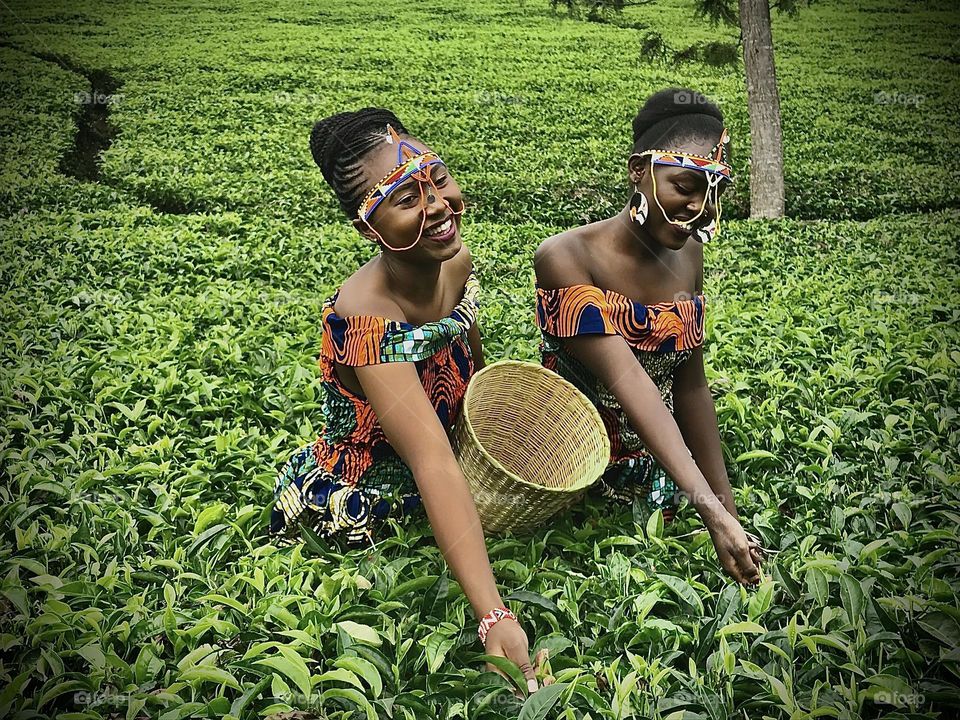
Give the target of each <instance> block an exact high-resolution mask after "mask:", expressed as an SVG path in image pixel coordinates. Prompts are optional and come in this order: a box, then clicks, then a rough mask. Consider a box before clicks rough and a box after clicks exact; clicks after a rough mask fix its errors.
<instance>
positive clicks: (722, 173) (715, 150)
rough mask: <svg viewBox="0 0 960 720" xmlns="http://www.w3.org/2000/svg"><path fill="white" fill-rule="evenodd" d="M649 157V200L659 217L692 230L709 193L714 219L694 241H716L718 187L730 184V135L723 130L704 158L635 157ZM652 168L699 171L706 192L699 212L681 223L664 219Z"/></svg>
mask: <svg viewBox="0 0 960 720" xmlns="http://www.w3.org/2000/svg"><path fill="white" fill-rule="evenodd" d="M647 155H649V156H650V163H651V166H650V171H651V172H650V177H651V180H652V182H653V199H654V201H656V203H657V207H659V208H660V212H662V213H663V217H664V218H665V219H666V221H667V222H669V223H670V224H671V225H676V226H678V227H681V228H683V229H685V230H690V229H691V228H692V227H693V222H694V221H695V220H696V219H697V218H699V217H700V216H701V215H702V214H703V212H704V210H706V207H707V199H708V198H709V197H710V195H711V193H712V195H713V205H714V206H715V207H716V208H717V216H716V218H715V219H714V220H711V221H710V223H709V224H708V225H707V226H706V227H704V228H701V229H700V230H699V231H698V232H697V239H698V240H701V242H705V241H706V240H707V239H709V238H712V237H716V236H718V235H719V234H720V214H721V206H720V183H721V182H722V181H724V180H726V181H727V182H729V183H732V182H733V168H732V167H731V166H730V163H729V157H730V133H728V132H727V129H726V128H724V129H723V132H721V133H720V139H719V140H718V141H717V142H716V144H715V145H714V146H713V147H712V148H710V152H709V153H708V154H707V155H697V154H695V153H681V152H674V151H672V150H644V151H643V152H641V153H637V156H638V157H646V156H647ZM654 165H666V166H669V167H679V168H683V169H684V170H699V171H701V172H703V173H704V175H706V178H707V190H706V192H705V193H704V196H703V203H701V205H700V212H698V213H697V214H696V215H695V216H693V217H692V218H690V219H689V220H685V221H678V220H673V219H672V218H670V217H669V216H668V215H667V212H666V210H664V209H663V205H661V204H660V198H659V197H658V195H657V175H656V173H654V172H653V166H654Z"/></svg>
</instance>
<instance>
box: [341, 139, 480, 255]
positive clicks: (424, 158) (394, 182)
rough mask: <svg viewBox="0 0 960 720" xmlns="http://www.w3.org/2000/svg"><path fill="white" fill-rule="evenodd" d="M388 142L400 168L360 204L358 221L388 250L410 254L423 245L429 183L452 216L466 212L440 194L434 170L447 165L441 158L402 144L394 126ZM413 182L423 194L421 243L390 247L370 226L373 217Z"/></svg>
mask: <svg viewBox="0 0 960 720" xmlns="http://www.w3.org/2000/svg"><path fill="white" fill-rule="evenodd" d="M387 133H388V135H387V142H388V143H390V144H396V146H397V164H396V165H395V166H394V167H393V169H391V170H390V172H388V173H387V174H386V175H385V176H384V177H383V179H382V180H380V182H378V183H377V184H376V185H374V186H373V188H372V189H371V190H370V192H368V193H367V194H366V196H365V197H364V198H363V201H362V202H361V203H360V208H359V209H358V210H357V217H358V218H359V219H360V220H361V221H363V222H364V223H366V224H367V227H369V228H370V229H371V230H373V232H374V233H375V234H376V235H377V237H378V238H379V239H380V242H382V243H383V244H384V245H385V246H386V247H388V248H390V249H391V250H395V251H401V250H409V249H410V248H412V247H413V246H414V245H416V244H417V243H418V242H420V236H421V235H422V234H423V225H424V223H425V222H426V219H427V214H426V206H425V205H424V202H423V200H424V195H423V183H429V184H430V185H431V186H432V187H433V189H434V190H435V191H436V193H437V196H439V197H440V199H441V200H442V201H443V204H444V205H446V206H447V208H448V209H449V210H450V212H451V213H453V214H454V215H460V214H461V213H462V212H463V208H462V207H461V209H460V210H459V211H455V210H454V209H453V208H451V207H450V204H449V203H448V202H447V201H446V198H444V197H443V194H442V193H441V192H440V190H439V188H438V187H437V186H436V183H434V181H433V175H432V173H433V171H432V170H431V169H430V168H432V167H433V166H435V165H445V163H444V162H443V160H441V159H440V156H439V155H438V154H437V153H435V152H432V151H423V150H420V149H419V148H417V147H415V146H414V145H412V144H411V143H409V142H407V141H406V140H401V139H400V136H399V135H398V134H397V131H396V130H394V129H393V126H392V125H389V124H388V125H387ZM410 178H414V179H415V180H416V181H417V188H418V190H419V192H420V207H421V210H422V211H423V212H422V215H423V217H422V218H421V220H420V232H419V233H417V239H416V240H414V242H413V243H411V244H410V245H408V246H407V247H404V248H395V247H392V246H390V245H388V244H387V243H386V242H385V241H384V239H383V237H381V235H380V233H378V232H377V231H376V230H375V229H374V228H373V226H371V225H370V223H369V218H370V215H371V214H372V213H373V211H374V210H376V209H377V206H378V205H379V204H380V203H381V202H383V200H384V199H385V198H386V197H387V196H388V195H389V194H390V193H391V192H393V191H394V190H396V189H397V188H398V187H400V186H401V185H402V184H403V183H405V182H406V181H407V180H409V179H410Z"/></svg>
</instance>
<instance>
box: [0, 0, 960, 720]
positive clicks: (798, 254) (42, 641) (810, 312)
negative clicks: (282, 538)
mask: <svg viewBox="0 0 960 720" xmlns="http://www.w3.org/2000/svg"><path fill="white" fill-rule="evenodd" d="M11 7H12V10H11V12H12V13H15V17H16V18H18V22H14V23H12V25H11V26H10V27H8V28H5V29H4V31H3V33H4V36H3V41H2V43H0V58H2V59H3V60H4V63H3V67H4V69H3V70H2V71H0V88H2V89H3V91H4V93H5V97H7V98H8V99H9V102H8V103H7V106H6V109H5V110H4V111H3V112H2V113H0V127H2V132H0V142H2V143H3V148H4V150H5V153H4V156H5V160H6V162H5V164H4V167H3V169H2V171H0V172H2V182H0V207H2V208H3V211H4V212H3V216H2V218H0V243H2V258H0V282H2V285H0V288H2V289H0V292H2V301H0V333H2V345H0V367H2V371H0V405H2V411H3V416H4V422H3V425H2V428H0V469H2V475H3V482H2V483H0V520H2V524H0V528H2V537H3V543H2V545H0V563H2V566H0V618H2V623H0V679H2V682H0V716H10V717H18V718H34V717H38V718H39V717H54V716H57V717H63V718H68V719H69V718H98V717H126V718H130V719H131V720H132V719H134V718H140V717H159V718H163V719H164V720H174V719H176V718H186V717H192V716H201V717H226V716H232V717H235V718H249V717H266V716H270V715H273V716H275V717H277V718H280V717H324V718H339V719H341V720H346V718H357V717H365V718H378V717H383V718H401V719H404V720H406V719H409V718H422V717H428V716H429V717H444V718H454V717H462V718H470V719H471V720H472V719H474V718H476V719H477V720H484V719H488V718H489V719H492V718H516V717H518V716H519V717H522V718H544V717H548V716H550V717H562V718H565V719H579V720H586V719H587V718H609V719H611V720H612V719H613V718H628V717H639V718H658V719H660V720H666V719H669V720H698V719H707V718H709V719H710V720H725V719H726V718H732V717H743V718H806V717H836V718H850V719H853V718H876V717H887V718H900V719H901V720H902V719H906V718H929V719H933V718H941V719H945V718H949V717H953V716H954V715H955V714H956V712H957V705H958V700H957V698H958V676H960V654H958V651H957V648H958V646H960V608H958V604H957V599H956V595H957V590H958V587H960V575H958V562H957V557H958V545H960V534H958V531H957V528H958V525H960V512H958V510H957V501H958V499H960V490H958V480H960V470H958V459H960V458H958V450H957V448H958V447H960V421H958V417H957V407H958V405H960V390H958V384H957V372H956V367H957V364H958V362H960V353H958V350H957V348H958V341H960V331H958V319H960V318H958V314H960V310H958V308H957V303H956V288H957V287H958V274H960V273H958V258H957V251H958V250H957V249H958V241H960V229H958V228H960V224H958V222H960V212H958V210H957V209H956V207H955V198H953V196H952V188H953V187H954V183H955V181H956V179H957V178H956V172H955V170H954V169H953V167H952V166H951V165H950V164H949V163H941V164H932V163H919V162H917V161H916V160H915V158H918V157H923V158H929V157H932V156H931V155H930V153H931V152H937V153H942V157H951V156H952V155H951V153H952V152H954V151H955V150H956V142H955V140H954V138H953V137H952V135H951V131H952V121H951V115H955V111H956V93H955V90H956V77H955V74H951V73H950V72H948V70H949V69H950V64H951V62H954V61H952V60H950V59H949V51H947V52H944V51H943V50H937V51H936V52H932V51H928V50H923V52H921V49H922V48H925V47H928V46H929V47H933V46H934V45H935V43H934V42H933V41H934V40H939V41H942V46H943V47H944V48H946V47H949V43H948V42H946V39H947V38H949V37H950V36H951V33H952V32H954V30H955V27H956V22H955V20H951V16H949V15H948V14H947V10H948V9H949V8H947V7H946V5H937V4H934V5H926V6H924V8H923V9H922V10H921V9H918V8H910V9H909V12H908V8H906V7H902V6H900V5H895V4H892V3H886V2H884V3H881V4H871V5H870V6H869V7H861V8H853V7H850V6H848V5H845V4H834V3H823V4H817V5H815V6H813V7H811V8H809V9H807V10H805V11H803V12H801V14H800V15H799V16H798V17H797V18H795V19H791V18H780V17H778V18H776V20H775V39H776V42H777V46H778V53H779V55H778V62H779V68H780V71H781V82H782V85H781V87H782V98H783V107H784V128H785V149H786V154H787V158H788V167H787V180H788V185H789V187H790V192H791V194H790V197H789V198H788V209H789V214H790V216H791V217H789V218H787V219H784V220H782V221H776V222H750V221H746V220H743V219H739V220H733V221H731V222H729V223H727V224H725V226H724V232H723V235H722V236H721V237H720V238H718V240H717V241H716V242H715V243H712V244H710V245H708V246H707V247H706V249H705V257H706V260H705V262H706V269H705V289H704V290H705V294H706V296H707V305H706V308H707V315H706V317H707V337H708V341H707V345H706V350H705V353H706V364H707V370H708V379H709V381H710V383H711V387H712V390H713V393H714V396H715V398H716V403H717V412H718V417H719V422H720V433H721V437H722V439H723V450H724V454H725V457H726V460H727V466H728V468H729V471H730V474H731V480H732V484H733V485H734V487H735V489H736V493H737V503H738V507H739V508H740V509H741V513H742V516H743V518H744V521H745V523H746V524H747V525H748V526H749V527H750V528H752V529H753V530H754V531H756V532H757V533H758V534H759V535H760V536H761V537H762V539H763V541H764V544H765V545H766V546H767V547H770V548H772V549H773V550H775V551H777V552H776V553H774V554H773V555H772V557H771V559H770V561H769V562H768V563H767V564H766V565H765V566H764V570H765V575H766V578H765V580H764V582H763V583H762V584H761V585H760V587H759V588H757V589H756V590H750V591H748V590H746V589H741V588H739V587H737V586H735V585H733V584H732V583H731V582H730V581H729V579H728V578H727V577H726V576H725V574H724V573H723V571H722V570H721V568H720V567H719V565H718V563H717V561H716V557H715V554H714V552H713V550H712V546H711V543H710V541H709V537H708V535H707V534H706V533H705V532H703V527H702V525H701V523H700V522H699V518H698V516H697V514H696V513H695V512H694V510H693V508H691V507H690V506H689V505H686V504H684V505H683V507H682V508H681V509H680V512H679V513H678V516H677V518H676V520H675V522H674V523H673V524H671V525H669V526H667V527H664V526H663V524H662V518H661V517H660V516H659V515H655V516H654V517H653V518H651V520H650V522H648V523H645V524H644V525H642V526H641V525H639V524H638V522H637V520H636V519H635V518H637V517H638V516H635V515H634V513H633V510H632V508H629V507H622V506H613V507H611V506H609V505H606V504H604V503H603V502H601V501H599V500H598V499H596V498H589V499H587V500H586V501H584V502H583V503H581V504H580V505H578V506H577V507H575V508H574V509H573V510H571V511H570V512H568V513H565V514H564V515H562V516H560V517H559V518H557V520H556V521H555V522H551V526H550V528H546V529H544V531H543V532H542V533H539V534H537V535H535V536H533V537H520V538H517V537H512V536H506V537H491V538H489V540H488V552H489V554H490V558H491V562H492V563H493V567H494V572H495V575H496V577H497V580H498V582H499V584H500V588H501V592H502V594H503V596H504V598H505V599H506V600H507V601H508V602H509V603H510V604H511V606H512V607H513V608H514V609H515V610H517V611H518V613H519V614H520V616H521V620H522V622H523V624H524V626H525V627H526V629H527V631H528V635H529V637H530V638H531V642H533V643H534V648H533V649H534V650H537V649H540V648H549V649H550V651H551V658H550V665H551V667H550V671H551V673H552V674H553V676H554V677H555V678H556V680H557V682H556V684H554V685H550V686H548V687H546V688H544V689H542V690H541V691H539V692H537V693H535V694H534V695H531V696H529V697H527V698H525V699H522V700H521V699H518V698H516V697H514V695H513V693H512V692H511V684H510V681H508V680H505V679H504V678H502V677H500V676H498V675H495V674H492V673H488V672H484V671H482V669H481V668H482V667H483V662H482V661H480V660H478V656H479V654H480V651H481V648H480V647H479V644H478V643H477V641H476V636H475V625H474V622H473V619H472V617H471V615H472V613H471V611H470V606H469V603H467V601H466V598H465V597H464V596H463V593H462V592H461V590H460V588H459V587H458V584H457V583H456V582H455V580H454V579H453V578H452V577H450V575H449V572H448V570H447V569H446V565H445V563H444V561H443V558H442V557H441V555H440V553H439V551H438V549H437V547H436V545H435V543H434V540H433V537H432V532H431V529H430V527H429V524H428V523H427V522H426V521H425V520H423V519H420V520H418V521H415V522H412V523H408V524H405V525H394V526H393V527H392V528H391V530H392V533H388V534H386V535H385V536H384V537H382V538H380V539H379V540H378V542H377V544H376V546H375V547H371V548H369V549H367V550H354V551H350V552H344V551H343V550H342V549H341V548H338V547H337V546H336V545H333V544H328V543H325V542H323V541H321V540H320V539H319V538H317V537H315V536H313V535H311V534H309V533H307V535H306V536H305V538H304V543H303V544H302V545H300V546H297V547H294V548H287V549H279V548H277V547H275V546H274V545H271V544H270V543H269V542H268V539H267V537H266V535H265V523H266V520H267V516H268V514H269V504H270V499H271V494H272V484H273V477H274V473H275V471H276V469H277V468H278V467H279V464H280V463H281V462H282V460H283V459H284V457H285V456H286V455H287V454H288V453H289V452H291V451H292V450H293V449H295V448H296V447H298V445H299V444H300V443H303V442H306V441H308V440H310V439H313V438H314V437H315V435H316V434H317V433H318V432H319V429H320V428H319V425H318V417H319V407H320V397H321V396H320V392H319V391H320V384H319V382H320V379H319V372H318V368H317V365H316V358H317V354H318V352H319V343H320V337H319V327H320V323H319V319H320V312H321V307H322V303H323V301H324V299H326V298H327V297H328V296H329V295H330V294H331V293H332V292H333V291H334V290H335V289H336V287H337V286H338V285H339V284H340V282H341V281H342V280H343V279H344V278H345V277H346V276H347V275H349V274H350V272H352V270H353V269H354V268H356V267H358V266H359V265H361V264H362V263H363V262H364V261H365V260H366V259H367V258H369V257H370V255H371V252H372V251H371V248H370V246H369V245H368V244H367V243H365V242H364V241H363V240H362V239H361V238H360V237H359V236H358V235H357V234H356V233H355V232H353V231H352V230H351V229H350V228H349V226H348V225H347V224H346V222H345V221H344V220H342V219H341V218H340V217H339V215H338V211H337V209H336V207H335V201H334V200H333V197H332V194H331V193H330V192H329V190H328V189H327V188H326V187H325V186H324V184H323V182H322V179H321V177H320V173H319V171H318V170H317V169H316V167H315V166H313V165H312V161H311V160H310V158H309V154H308V152H307V148H306V135H307V131H308V129H309V126H310V123H311V121H312V120H313V119H316V118H317V117H319V116H322V115H324V114H326V113H330V112H333V111H335V110H338V109H341V108H342V107H344V106H349V107H358V106H361V105H364V104H369V103H376V104H382V105H388V106H391V107H394V108H395V109H396V110H397V112H398V113H399V114H400V116H401V117H402V118H403V119H404V121H405V122H407V123H409V124H410V126H411V127H413V128H417V129H418V132H419V133H420V135H422V137H423V138H425V139H427V140H429V142H431V143H433V144H435V146H436V147H437V148H438V149H439V150H440V152H441V153H442V154H443V155H444V156H445V158H446V159H447V160H448V162H449V163H450V164H451V166H452V167H453V168H454V171H455V172H456V173H457V176H458V179H459V180H460V181H461V184H462V185H463V187H464V189H465V191H466V193H467V195H468V200H469V201H470V210H469V211H468V215H467V216H466V218H465V224H464V231H463V235H464V238H465V240H466V242H467V243H468V244H469V245H470V247H471V249H472V251H473V254H474V258H475V264H476V267H477V269H478V273H479V276H480V280H481V284H482V294H481V311H480V326H481V332H482V335H483V338H484V346H485V351H486V354H487V357H488V359H490V360H495V359H499V358H504V357H512V358H521V359H535V358H536V357H537V333H536V330H535V326H534V317H533V312H534V288H533V270H532V262H531V260H532V252H533V250H534V248H535V247H536V246H537V244H538V243H539V242H540V241H541V240H542V239H544V238H545V237H548V236H549V235H551V234H554V233H556V232H558V231H559V230H562V229H563V228H565V227H568V226H570V225H573V224H577V223H581V222H584V221H586V220H589V219H592V218H596V217H601V216H604V215H606V214H608V213H611V212H614V211H615V210H617V209H619V208H620V207H621V203H622V202H623V201H624V200H625V195H624V193H625V190H624V184H623V183H622V182H621V180H622V178H621V177H620V175H621V174H622V173H621V171H622V165H623V160H624V158H625V153H626V150H627V147H626V146H627V142H628V140H629V137H628V133H627V131H628V128H629V121H630V118H631V116H632V113H633V112H634V111H635V110H636V108H637V106H638V104H639V102H640V100H641V99H642V98H643V96H644V95H645V94H646V93H647V92H649V91H651V90H654V89H657V88H659V87H662V86H664V85H666V84H670V83H673V82H679V83H689V84H693V85H695V86H696V87H700V88H702V89H703V90H704V91H705V92H707V93H708V94H712V95H713V96H715V97H720V98H721V99H722V102H723V106H724V109H725V111H726V112H727V113H728V115H729V117H730V123H731V126H732V127H733V128H734V136H735V142H737V146H736V148H735V152H736V163H737V167H738V170H739V171H740V177H741V179H742V180H741V181H740V182H738V185H737V187H736V188H735V189H733V193H732V195H731V197H730V201H729V206H730V207H731V208H732V209H733V212H732V213H731V214H733V215H734V216H736V215H738V214H739V215H740V216H743V215H744V214H745V211H746V200H747V197H748V187H747V186H748V177H747V175H748V172H747V170H748V166H747V160H748V155H749V147H748V143H747V142H746V138H747V128H746V109H745V104H744V96H743V88H742V81H741V80H740V75H739V72H740V70H738V69H733V68H723V69H719V68H713V67H707V66H699V65H697V64H695V63H691V64H685V65H684V66H682V67H680V68H678V69H677V71H676V73H675V72H674V71H673V69H672V68H669V67H666V66H657V65H652V64H640V63H639V61H638V60H637V56H636V52H637V46H638V43H639V39H638V32H637V31H631V30H629V29H628V28H622V27H615V26H611V25H599V24H596V23H582V22H578V21H575V20H571V19H566V18H563V17H557V16H554V15H553V14H552V13H551V11H550V10H549V4H548V3H541V4H535V3H533V2H530V0H527V2H525V3H522V4H497V3H494V2H489V1H485V2H483V3H477V4H473V5H469V6H467V5H464V4H459V5H455V4H454V5H449V6H445V7H444V8H443V9H442V12H443V18H442V21H440V20H438V19H437V18H438V16H437V15H436V12H438V11H437V9H436V8H435V7H434V6H430V8H427V7H426V6H423V7H421V6H410V5H402V4H393V3H387V4H383V3H381V4H378V5H376V6H373V7H361V6H348V5H346V4H341V3H336V4H325V5H324V6H322V7H308V6H300V5H296V4H280V5H274V6H271V7H269V8H265V7H262V6H260V5H256V4H236V5H233V6H220V5H215V6H211V5H204V4H195V5H193V6H191V7H190V8H189V11H188V10H186V9H179V10H176V11H174V10H172V9H171V8H169V7H165V8H164V9H163V11H161V10H160V9H158V7H157V6H153V5H151V4H150V3H142V4H140V5H138V6H136V7H131V8H125V10H129V12H123V13H119V12H107V11H105V10H102V9H97V8H95V7H93V6H89V7H88V6H84V7H83V8H82V9H67V8H58V7H57V6H56V5H55V4H53V5H51V4H48V5H44V6H28V5H27V4H26V3H15V4H14V5H13V6H11ZM627 13H628V17H627V18H626V21H627V22H636V23H639V22H644V23H647V24H648V25H650V26H651V27H658V28H663V32H664V33H665V37H666V40H667V41H668V42H669V43H670V44H671V46H682V45H684V44H685V45H690V44H692V43H696V42H708V41H710V40H711V39H712V38H713V35H712V34H711V31H709V28H705V27H703V26H699V25H697V24H696V23H691V22H690V21H689V18H690V17H692V11H690V10H689V9H688V8H686V7H685V6H682V5H680V4H678V3H670V4H663V5H661V4H658V5H657V6H656V7H653V6H649V7H644V6H641V7H636V8H630V9H629V10H628V11H627ZM685 18H687V20H684V19H685ZM823 26H828V27H829V28H830V33H829V34H825V33H823V32H822V29H821V28H822V27H823ZM397 27H404V28H406V29H407V32H405V33H398V32H397V30H396V28H397ZM900 27H903V28H905V29H906V32H904V33H903V35H902V36H901V35H898V34H897V32H898V31H897V28H900ZM424 38H426V40H424ZM926 43H929V45H927V44H926ZM388 44H389V46H390V47H394V48H395V51H393V52H391V53H384V52H383V48H384V47H387V46H388ZM44 53H46V54H47V55H49V54H51V53H53V54H56V55H57V56H61V57H62V59H67V60H69V63H70V64H71V66H72V67H74V68H81V69H84V70H86V71H90V72H92V71H94V70H103V69H106V70H108V71H109V72H110V74H111V75H112V76H113V77H114V78H116V79H118V80H119V81H120V83H121V84H120V87H119V88H118V89H117V95H118V98H117V100H116V102H115V103H114V104H113V105H111V121H112V122H113V123H114V124H115V125H116V127H117V128H118V135H117V136H116V137H115V138H114V139H113V142H112V144H111V146H110V148H109V149H108V150H107V151H106V152H105V153H104V155H103V158H102V165H101V168H100V179H99V181H97V182H83V181H80V180H77V179H74V178H72V177H68V176H64V175H63V174H61V173H60V170H59V167H60V159H61V158H62V157H63V156H64V154H65V153H67V152H68V151H69V150H70V149H71V146H72V143H73V138H74V134H75V132H76V127H75V120H76V118H77V117H78V113H79V106H78V105H77V103H76V100H75V94H76V93H78V92H85V91H89V90H90V86H89V83H88V82H87V80H85V79H84V77H82V76H81V75H78V74H77V73H76V72H74V71H70V70H65V69H64V68H63V67H62V66H61V65H59V64H58V63H56V62H52V61H50V60H44V59H42V58H41V55H43V54H44ZM924 53H926V54H927V55H931V57H925V56H924ZM908 60H909V61H908ZM941 71H942V72H941ZM879 92H883V93H888V95H885V96H882V97H881V98H880V99H881V100H883V102H879V101H875V94H876V93H879ZM920 94H922V95H924V101H923V102H919V101H918V102H917V103H916V104H915V105H914V104H913V98H914V96H916V95H920ZM908 100H909V102H907V101H908ZM736 138H740V139H739V140H736ZM876 143H879V144H880V149H877V148H876V147H875V145H876ZM295 711H298V712H300V715H295V714H293V713H294V712H295Z"/></svg>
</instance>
